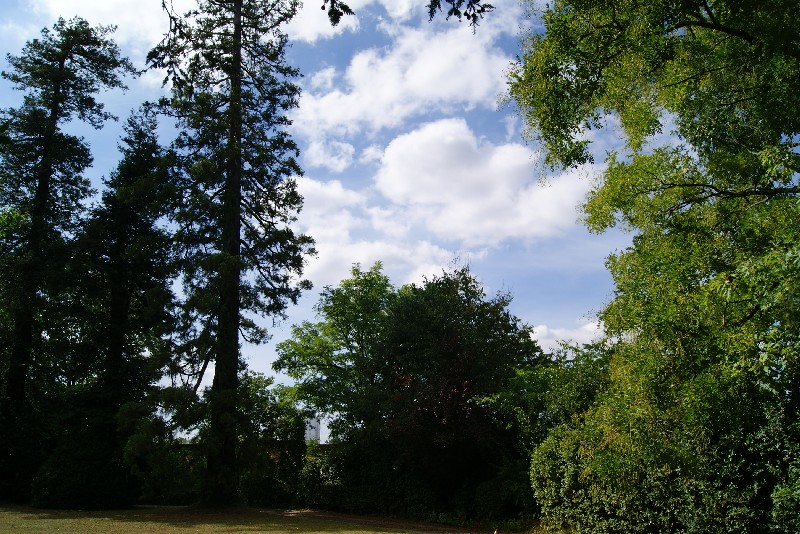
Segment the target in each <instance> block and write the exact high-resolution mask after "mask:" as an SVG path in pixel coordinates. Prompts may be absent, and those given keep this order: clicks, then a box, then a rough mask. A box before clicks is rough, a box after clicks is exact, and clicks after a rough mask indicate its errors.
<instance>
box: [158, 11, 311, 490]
mask: <svg viewBox="0 0 800 534" xmlns="http://www.w3.org/2000/svg"><path fill="white" fill-rule="evenodd" d="M165 5H166V4H165ZM297 8H298V3H297V2H296V1H294V0H278V1H275V2H266V1H260V0H203V1H201V2H199V4H198V8H197V9H196V10H193V11H190V12H189V13H187V14H185V15H183V16H177V15H175V14H170V15H171V17H170V18H171V29H170V32H169V33H168V35H167V36H166V37H165V39H164V41H163V42H162V43H161V44H160V45H159V46H158V47H156V48H155V49H154V50H153V51H152V52H151V54H150V56H149V60H150V63H151V65H153V66H156V67H163V68H166V69H167V71H168V76H169V80H170V82H171V84H172V97H171V99H170V100H169V102H168V105H169V110H170V111H171V113H172V114H173V115H174V116H175V117H176V118H177V119H178V121H179V125H180V127H181V128H182V133H181V135H180V137H179V139H178V140H177V142H176V144H177V147H178V149H179V150H180V152H181V154H182V157H183V162H182V172H183V177H182V183H181V186H180V187H181V191H182V195H183V198H182V201H181V203H180V209H179V210H178V212H177V213H176V216H175V222H176V224H177V225H178V228H179V230H178V239H179V241H180V245H181V247H182V250H183V257H184V258H183V259H184V263H183V265H184V274H183V279H184V288H185V292H186V295H187V302H186V304H187V310H188V312H187V313H188V316H189V318H190V320H191V321H192V323H193V328H194V329H195V330H196V336H195V337H196V339H198V340H203V341H202V342H201V343H199V344H198V345H196V346H195V349H196V350H197V351H200V359H201V360H203V361H204V362H207V361H209V360H211V359H213V362H214V365H215V372H214V381H213V385H212V387H211V391H210V393H209V396H210V399H209V400H210V409H211V415H210V432H209V440H208V443H207V447H208V457H207V481H206V493H205V500H206V501H207V502H208V503H210V504H225V503H229V502H232V501H234V500H235V499H236V498H237V475H236V435H237V433H236V411H237V404H238V402H237V398H236V395H237V388H238V373H239V365H240V362H239V339H240V337H239V335H240V332H241V333H242V334H243V335H244V336H245V338H246V339H248V340H251V341H258V340H260V339H263V337H264V335H265V332H264V330H263V329H262V328H259V327H258V326H257V325H256V324H255V323H254V322H253V321H252V320H251V319H250V318H248V317H246V316H244V315H243V314H244V313H245V312H255V313H257V314H261V315H273V316H274V315H279V314H281V313H282V312H283V310H284V309H285V307H286V306H287V305H288V303H290V302H294V301H296V299H297V298H298V296H299V293H300V291H301V289H302V288H303V287H306V286H307V284H306V283H304V282H298V281H297V279H296V277H297V276H298V275H299V274H300V273H301V271H302V268H303V262H304V255H305V254H307V253H309V252H310V251H311V248H310V247H311V240H310V239H309V238H308V237H306V236H303V235H295V234H294V233H293V231H292V230H291V228H290V227H289V223H291V222H292V221H293V220H294V217H295V213H296V212H297V211H298V210H299V209H300V206H301V203H302V199H301V197H300V196H299V195H298V193H297V191H296V188H295V182H294V181H293V180H292V177H293V176H294V175H297V174H299V173H300V172H301V171H300V169H299V167H298V165H297V162H296V161H295V157H296V155H297V147H296V146H295V144H294V142H293V141H292V140H291V138H290V137H289V136H288V134H287V133H286V131H285V127H286V126H287V125H288V124H289V121H288V119H287V117H286V111H287V110H288V109H290V108H292V107H294V106H295V105H297V96H298V88H297V87H296V86H295V85H293V84H292V82H291V79H292V78H293V77H295V76H296V75H297V71H296V70H295V69H293V68H290V67H289V66H287V65H286V63H285V60H284V47H285V45H286V37H285V36H284V35H283V34H282V33H281V31H280V26H281V25H282V24H283V23H285V22H286V21H288V20H289V19H290V18H291V17H292V16H294V14H295V12H296V10H297Z"/></svg>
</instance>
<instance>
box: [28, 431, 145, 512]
mask: <svg viewBox="0 0 800 534" xmlns="http://www.w3.org/2000/svg"><path fill="white" fill-rule="evenodd" d="M108 447H112V448H113V444H109V443H104V442H103V441H102V440H96V439H93V436H91V435H89V434H87V435H84V436H75V437H74V438H73V439H69V440H65V441H64V442H63V443H62V445H60V446H59V447H58V448H57V449H56V450H54V451H53V453H52V454H51V455H50V456H49V458H48V459H47V461H45V462H44V464H42V466H41V468H40V469H39V472H38V473H37V475H36V478H34V479H33V505H34V506H37V507H39V508H71V509H81V510H97V509H108V508H124V507H127V506H130V505H132V504H133V503H134V502H135V501H136V498H137V497H138V494H139V488H138V486H137V484H136V482H135V480H134V478H133V476H132V475H131V472H130V469H129V468H128V466H127V465H125V464H124V463H123V462H122V461H121V458H120V456H119V454H118V453H117V452H116V451H114V450H104V448H108Z"/></svg>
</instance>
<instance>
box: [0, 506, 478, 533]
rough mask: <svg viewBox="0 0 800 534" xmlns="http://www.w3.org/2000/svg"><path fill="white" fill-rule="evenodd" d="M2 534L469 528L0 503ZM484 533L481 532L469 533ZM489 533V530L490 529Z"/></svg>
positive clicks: (310, 515)
mask: <svg viewBox="0 0 800 534" xmlns="http://www.w3.org/2000/svg"><path fill="white" fill-rule="evenodd" d="M0 532H1V533H3V534H40V533H41V534H44V533H46V534H50V533H53V532H75V533H84V532H85V533H87V534H112V533H113V534H149V533H154V534H185V533H189V532H191V533H196V534H207V533H212V532H213V533H236V532H244V533H247V532H265V533H270V532H274V533H282V534H284V533H292V532H296V533H306V534H314V533H326V532H332V533H336V534H381V533H392V534H398V533H421V532H428V533H436V532H438V533H455V532H462V533H463V532H470V531H468V530H463V529H456V528H450V527H445V526H440V525H426V524H420V523H406V522H400V521H392V520H383V519H379V518H367V517H359V516H349V515H344V514H332V513H323V512H311V511H302V510H300V511H279V510H258V509H253V508H242V509H235V510H231V511H224V512H208V511H202V510H198V509H195V508H190V507H137V508H134V509H131V510H112V511H99V512H81V511H66V510H40V509H36V508H29V507H24V506H16V505H0ZM471 532H479V533H480V532H482V531H471ZM489 534H491V531H489Z"/></svg>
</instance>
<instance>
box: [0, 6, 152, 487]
mask: <svg viewBox="0 0 800 534" xmlns="http://www.w3.org/2000/svg"><path fill="white" fill-rule="evenodd" d="M112 32H113V28H110V27H102V26H100V27H91V26H90V25H89V24H88V23H87V22H86V21H85V20H82V19H80V18H77V17H76V18H74V19H71V20H69V21H66V20H64V19H59V20H58V22H57V23H56V24H55V25H54V26H53V28H52V30H51V29H47V28H45V29H44V30H42V32H41V37H40V38H38V39H33V40H31V41H29V42H28V43H26V45H25V46H24V48H23V50H22V53H21V54H20V55H19V56H13V55H8V56H7V61H8V64H9V70H8V71H4V72H3V73H2V77H3V78H4V79H5V80H8V81H9V82H11V83H12V84H13V86H14V87H15V88H16V89H18V90H20V91H22V92H23V98H22V104H21V105H20V106H18V107H16V108H7V109H3V110H2V111H0V124H2V126H1V127H0V129H2V136H1V138H0V212H2V213H3V214H4V216H3V219H4V220H3V229H2V231H0V252H2V253H1V254H0V273H2V274H0V296H2V299H0V310H1V311H0V335H1V336H2V338H0V373H2V374H1V375H0V426H2V428H3V429H4V433H3V434H4V435H3V438H2V440H0V448H1V450H0V488H2V490H3V495H4V496H6V497H13V498H19V497H23V498H24V497H25V496H27V495H29V493H30V481H31V479H30V477H31V476H32V474H33V473H35V472H36V470H37V469H38V467H39V465H40V464H41V462H42V461H43V453H44V450H45V449H44V447H47V446H50V445H51V444H52V441H53V440H54V435H57V434H51V431H53V430H54V428H55V427H56V422H57V421H59V413H58V412H59V410H61V409H63V406H59V405H58V403H57V402H54V401H56V400H60V394H61V393H62V390H63V389H64V385H65V384H72V383H74V382H75V381H76V380H78V381H82V380H84V379H85V377H86V375H87V374H90V373H91V371H87V369H86V368H82V367H81V366H80V365H76V362H75V361H73V358H72V356H73V354H74V351H73V349H74V343H73V342H74V340H75V338H76V337H79V336H80V327H81V326H84V325H81V324H79V323H78V320H77V318H79V317H80V312H79V311H78V309H79V308H80V306H79V305H76V296H77V295H79V294H80V289H79V287H78V286H79V284H78V282H79V276H76V274H77V272H78V269H76V265H75V261H74V256H75V251H74V240H73V237H74V235H75V233H76V231H77V230H78V228H79V225H80V223H81V222H82V215H83V214H84V213H85V211H86V202H85V201H86V199H87V198H88V196H89V194H90V193H91V191H90V187H89V182H88V180H87V179H86V178H85V177H84V176H82V173H83V171H84V170H85V169H86V168H87V167H88V166H89V165H90V164H91V161H92V158H91V153H90V150H89V147H88V146H87V145H86V143H85V142H84V140H83V139H80V138H78V137H76V136H74V135H71V134H68V133H66V132H65V131H64V130H63V127H64V125H66V124H68V123H70V122H72V121H81V122H85V123H88V124H89V125H90V126H92V127H94V128H100V127H102V125H103V123H104V122H105V121H106V120H108V119H109V118H111V115H110V114H108V113H107V112H106V111H104V108H103V104H102V103H101V102H99V101H98V100H97V99H96V98H97V94H98V93H100V92H101V91H105V90H109V89H124V88H125V86H124V83H123V78H124V77H125V76H126V75H135V74H136V71H135V69H134V68H133V66H132V65H131V63H130V62H129V61H128V60H127V59H125V58H123V57H121V56H120V52H119V48H118V47H117V46H116V44H115V43H114V42H113V41H112V40H111V39H110V34H111V33H112ZM9 223H10V224H9ZM34 363H35V364H34ZM50 407H53V408H55V409H56V413H54V414H53V413H50V412H48V411H47V408H50ZM36 443H40V444H41V445H36V446H34V444H36Z"/></svg>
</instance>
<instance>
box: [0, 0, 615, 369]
mask: <svg viewBox="0 0 800 534" xmlns="http://www.w3.org/2000/svg"><path fill="white" fill-rule="evenodd" d="M173 1H174V4H175V6H176V7H178V8H180V9H179V10H182V9H183V8H184V7H188V6H190V5H191V1H192V0H173ZM2 3H3V7H4V9H3V14H2V15H0V51H2V52H4V53H6V52H10V53H12V54H18V53H19V52H20V50H21V49H22V46H23V45H24V43H25V41H26V40H28V39H31V38H35V37H36V36H38V34H39V31H40V30H41V28H42V27H45V26H52V24H53V23H54V22H55V21H56V20H57V18H58V17H59V16H63V17H64V18H70V17H72V16H74V15H80V16H81V17H83V18H85V19H87V20H89V21H90V22H91V23H93V24H97V23H101V24H114V25H116V26H118V30H117V32H116V34H115V39H116V41H117V42H118V43H119V45H120V46H121V48H122V49H123V52H124V53H125V54H126V55H127V56H128V57H129V58H130V59H131V60H132V61H133V62H134V63H135V64H136V65H137V66H140V67H143V66H144V58H145V55H146V53H147V51H148V50H149V48H150V47H151V46H152V45H153V44H155V43H156V42H157V41H158V40H159V38H160V36H161V35H162V34H163V32H164V30H165V28H166V20H165V16H164V14H163V13H162V11H161V0H138V1H135V2H133V1H130V0H102V1H98V0H2ZM321 3H322V2H321V0H307V2H306V6H305V7H304V8H303V10H302V11H301V13H300V15H299V16H298V17H297V18H296V19H295V20H294V21H293V22H292V23H291V25H290V26H289V27H288V28H287V31H288V33H289V35H290V38H291V41H292V48H291V49H290V51H289V55H288V57H289V61H290V62H291V63H292V64H294V65H295V66H297V67H299V68H300V70H301V72H302V73H303V78H302V79H301V80H300V85H301V86H302V89H303V96H302V97H301V101H300V106H299V108H298V109H296V110H295V111H294V113H293V116H292V118H293V121H294V124H293V126H292V129H291V132H292V134H293V136H294V138H295V140H296V141H297V143H298V144H299V146H300V148H301V151H302V158H301V163H302V166H303V169H304V171H305V174H304V176H302V177H299V178H298V184H299V189H300V192H301V193H302V194H303V196H304V198H305V206H304V209H303V211H302V213H301V214H300V218H299V221H298V223H297V227H298V230H300V231H303V232H305V233H308V234H309V235H311V236H312V237H314V238H315V239H316V241H317V249H318V251H319V254H318V256H317V257H316V258H313V259H311V260H310V262H309V265H308V267H307V270H306V277H307V278H308V279H310V280H311V281H312V282H313V283H314V285H315V290H314V291H312V292H309V293H308V294H306V295H305V296H304V297H303V298H302V300H301V302H300V304H299V305H298V306H296V307H293V308H292V309H290V310H289V313H288V315H289V318H288V320H287V321H285V322H284V323H283V324H282V325H279V326H278V327H276V328H274V329H273V341H272V342H271V343H269V344H267V345H264V346H259V347H251V346H247V347H244V354H245V356H246V358H247V360H248V363H249V365H250V367H251V368H253V369H256V370H259V371H263V372H266V373H268V374H272V373H271V370H270V364H271V362H272V360H273V359H274V343H275V342H278V341H281V340H283V339H285V338H286V336H287V335H288V331H289V328H288V327H289V325H291V324H294V323H299V322H300V321H302V320H309V319H314V316H313V312H312V310H311V309H312V306H313V305H314V304H315V303H316V301H317V295H318V294H317V290H318V289H321V288H322V287H324V286H325V285H336V284H337V283H338V282H339V281H340V280H341V279H343V278H346V277H347V276H348V275H349V271H350V267H351V265H352V264H353V263H360V264H361V265H362V266H363V267H365V268H366V267H369V266H370V265H372V264H373V263H374V262H375V261H378V260H380V261H382V262H383V265H384V270H385V272H386V273H387V274H388V275H389V276H390V278H391V279H392V281H393V282H394V284H395V285H398V286H399V285H401V284H404V283H408V282H420V281H421V280H422V279H423V278H424V277H425V276H431V275H435V274H438V273H441V272H442V269H446V268H447V267H448V266H449V265H451V264H452V263H453V261H454V259H458V260H459V261H461V262H462V263H463V262H468V263H469V264H470V266H471V269H472V272H473V273H474V274H475V275H476V276H477V277H478V278H479V279H480V280H481V281H482V283H483V285H484V287H485V289H486V290H487V292H488V293H489V294H494V293H496V292H497V291H508V292H510V293H511V294H512V295H513V297H514V302H513V303H512V312H513V313H514V314H515V315H517V316H518V317H520V318H521V319H522V320H523V321H524V322H526V323H528V324H530V325H534V326H535V327H536V336H537V338H538V339H539V341H540V343H541V344H542V345H543V346H545V347H546V348H550V347H553V346H554V343H555V340H557V339H571V340H574V341H578V342H583V341H589V340H591V339H592V337H593V336H594V335H595V334H596V332H597V329H598V324H597V321H596V317H595V315H596V312H597V311H598V310H599V309H600V308H601V307H602V306H603V304H604V303H606V302H607V301H608V300H609V299H610V298H611V296H612V291H613V286H612V282H611V278H610V276H609V275H608V273H607V271H606V269H605V265H604V264H605V259H606V257H607V256H608V254H609V253H611V252H612V251H614V250H619V249H621V248H624V247H625V246H627V244H628V243H629V241H630V238H629V236H627V235H624V234H622V233H621V232H616V231H615V232H610V233H607V234H604V235H600V236H598V235H591V234H589V233H588V232H587V231H586V230H585V229H584V228H583V226H582V225H581V223H580V220H579V217H580V212H579V209H578V207H579V205H580V203H581V202H582V201H583V200H584V198H585V195H586V193H587V191H588V190H589V189H590V187H591V185H592V180H593V176H595V175H596V174H597V173H598V172H599V170H601V168H600V167H599V166H595V167H585V168H582V169H579V170H572V171H569V172H554V171H549V170H548V169H546V168H545V167H544V166H543V165H542V164H541V163H540V161H541V158H540V154H539V153H538V151H537V146H536V145H535V144H534V143H526V141H525V140H523V138H522V134H521V126H522V125H521V121H520V120H519V118H518V117H517V116H516V115H515V113H514V109H513V107H511V106H508V105H506V106H500V105H499V103H500V102H501V101H502V100H503V96H504V91H505V87H506V72H507V71H508V69H509V67H510V64H511V62H512V60H513V59H514V58H515V57H516V56H517V55H518V54H519V46H520V32H521V31H522V30H524V28H526V27H527V28H531V27H534V28H535V21H533V20H532V19H530V18H528V17H526V16H525V15H524V11H523V8H522V7H521V6H520V4H519V3H518V2H517V0H494V1H493V2H492V3H493V4H494V5H495V6H496V7H497V10H496V11H495V12H493V13H491V14H489V15H488V17H487V19H485V20H484V22H483V23H482V24H481V26H480V27H479V28H478V30H477V32H476V33H474V34H473V33H472V31H471V28H470V27H469V26H468V24H466V23H463V22H462V23H459V22H457V21H454V20H450V21H445V20H444V17H439V18H438V19H436V20H435V21H433V22H429V21H428V20H427V16H426V13H427V11H426V9H425V0H352V1H351V2H349V3H350V5H351V6H352V7H353V8H355V9H356V12H357V16H356V17H349V18H345V19H344V20H343V22H342V24H341V25H340V26H339V27H337V28H335V29H334V28H331V27H330V24H329V23H328V20H327V17H326V16H325V13H324V12H323V11H322V10H320V5H321ZM0 64H2V67H0V68H3V69H5V68H7V65H6V61H5V54H3V59H2V61H1V62H0ZM161 78H162V76H161V75H159V74H158V73H148V74H146V75H145V76H143V77H141V78H139V79H136V80H130V81H129V82H128V85H129V90H128V91H127V92H126V93H124V94H123V93H121V92H110V93H107V94H104V95H103V96H102V100H103V101H104V102H105V103H106V105H107V108H108V110H109V111H111V112H113V113H115V114H116V115H118V116H119V117H121V118H122V119H124V118H125V117H126V116H127V115H128V114H129V112H130V110H132V109H134V108H136V107H138V105H139V103H141V102H142V101H144V100H146V99H155V98H157V97H158V96H159V95H160V94H162V92H163V90H162V89H161V87H160V82H161ZM20 100H21V95H20V94H19V93H17V92H14V91H11V90H10V87H9V85H8V84H7V83H6V82H4V81H0V106H2V107H13V106H17V105H18V104H19V103H20ZM76 129H77V131H78V132H79V133H81V134H82V135H85V136H86V138H87V139H88V140H90V142H91V143H92V149H93V154H94V157H95V163H94V166H93V168H92V169H90V170H89V171H88V173H89V175H90V176H91V177H92V179H93V180H94V181H95V182H96V183H97V184H99V183H100V178H101V177H102V176H103V175H105V174H107V173H108V172H109V171H110V170H112V169H113V167H114V165H115V164H116V162H117V159H118V154H117V152H116V143H117V139H118V138H119V135H120V133H121V127H120V124H119V123H117V124H114V123H111V124H108V125H107V126H106V127H105V128H104V129H103V130H102V131H101V132H99V133H97V132H94V131H92V130H90V129H87V128H85V127H76ZM596 140H597V141H598V143H597V145H598V148H597V150H598V151H600V153H599V155H600V157H599V159H598V161H602V159H603V157H602V154H603V152H602V151H603V150H605V149H608V148H611V147H614V146H616V144H617V141H616V137H615V136H614V133H613V129H612V130H611V131H609V132H603V133H601V134H600V135H599V136H598V137H597V138H596Z"/></svg>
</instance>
